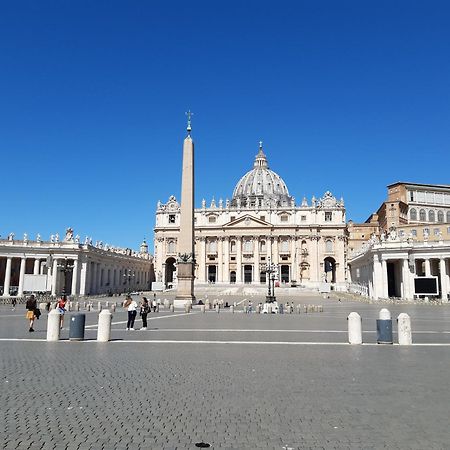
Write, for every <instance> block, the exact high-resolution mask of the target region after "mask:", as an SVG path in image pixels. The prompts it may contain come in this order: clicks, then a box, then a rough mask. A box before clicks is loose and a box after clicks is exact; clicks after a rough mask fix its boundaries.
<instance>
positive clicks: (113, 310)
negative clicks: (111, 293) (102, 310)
mask: <svg viewBox="0 0 450 450" xmlns="http://www.w3.org/2000/svg"><path fill="white" fill-rule="evenodd" d="M111 311H112V312H116V304H115V303H113V304H112V305H111Z"/></svg>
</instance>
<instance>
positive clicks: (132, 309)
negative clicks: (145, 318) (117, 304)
mask: <svg viewBox="0 0 450 450" xmlns="http://www.w3.org/2000/svg"><path fill="white" fill-rule="evenodd" d="M123 307H124V308H127V311H128V322H127V328H126V329H127V331H128V330H133V331H134V321H135V319H136V315H137V308H138V304H137V302H136V300H133V299H132V298H131V297H130V296H129V295H127V298H126V300H125V303H124V304H123Z"/></svg>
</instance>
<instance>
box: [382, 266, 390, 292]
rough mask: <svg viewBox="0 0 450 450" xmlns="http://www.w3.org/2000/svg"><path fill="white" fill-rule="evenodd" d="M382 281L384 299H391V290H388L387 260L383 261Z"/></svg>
mask: <svg viewBox="0 0 450 450" xmlns="http://www.w3.org/2000/svg"><path fill="white" fill-rule="evenodd" d="M381 279H382V286H383V290H382V298H388V297H389V290H388V277H387V261H386V260H385V259H382V260H381Z"/></svg>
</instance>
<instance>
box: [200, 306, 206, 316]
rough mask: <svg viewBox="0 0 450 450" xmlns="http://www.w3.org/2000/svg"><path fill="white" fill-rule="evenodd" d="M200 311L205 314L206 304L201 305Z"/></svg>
mask: <svg viewBox="0 0 450 450" xmlns="http://www.w3.org/2000/svg"><path fill="white" fill-rule="evenodd" d="M200 312H202V313H203V314H205V305H200Z"/></svg>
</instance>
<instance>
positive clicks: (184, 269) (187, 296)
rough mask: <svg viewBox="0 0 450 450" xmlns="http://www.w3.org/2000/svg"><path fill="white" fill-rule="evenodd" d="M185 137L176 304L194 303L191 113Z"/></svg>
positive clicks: (189, 113) (188, 114)
mask: <svg viewBox="0 0 450 450" xmlns="http://www.w3.org/2000/svg"><path fill="white" fill-rule="evenodd" d="M186 115H187V117H188V123H187V129H186V130H187V136H186V138H185V140H184V143H183V172H182V175H181V213H180V234H179V241H178V261H177V278H178V286H177V296H176V297H175V301H177V302H183V303H186V302H189V301H190V302H191V303H194V302H195V295H194V268H195V254H194V142H193V140H192V137H191V131H192V128H191V116H192V113H191V111H189V112H187V113H186Z"/></svg>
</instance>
